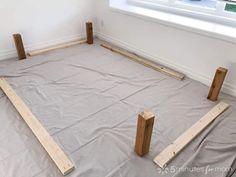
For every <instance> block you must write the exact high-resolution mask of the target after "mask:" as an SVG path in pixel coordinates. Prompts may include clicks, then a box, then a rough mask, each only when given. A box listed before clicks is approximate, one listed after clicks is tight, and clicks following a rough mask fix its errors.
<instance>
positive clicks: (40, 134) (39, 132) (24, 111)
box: [0, 78, 74, 175]
mask: <svg viewBox="0 0 236 177" xmlns="http://www.w3.org/2000/svg"><path fill="white" fill-rule="evenodd" d="M0 87H1V89H2V90H3V92H4V93H5V94H6V95H7V97H8V98H9V100H10V101H11V102H12V104H13V105H14V106H15V108H16V110H17V111H18V112H19V114H20V115H21V116H22V118H23V119H24V121H25V122H26V124H27V125H28V126H29V128H30V129H31V130H32V132H33V133H34V135H35V136H36V137H37V139H38V140H39V142H40V143H41V144H42V146H43V147H44V149H45V150H46V151H47V153H48V154H49V156H50V157H51V159H52V160H53V161H54V162H55V164H56V165H57V167H58V168H59V170H60V171H61V173H62V174H63V175H66V174H68V173H70V172H71V171H72V170H73V169H74V165H73V164H72V162H71V161H70V160H69V159H68V157H67V156H66V155H65V153H64V152H63V151H62V150H61V149H60V147H59V146H58V145H57V144H56V142H55V141H54V140H53V138H52V137H51V136H50V135H49V134H48V132H47V131H46V130H45V128H44V127H43V126H42V125H41V123H40V122H39V121H38V119H37V118H36V117H35V116H34V115H33V113H32V112H31V111H30V109H29V108H28V107H27V106H26V104H25V103H24V102H23V101H22V100H21V98H20V97H19V96H18V95H17V94H16V93H15V91H14V90H13V89H12V88H11V86H10V85H9V84H8V83H7V81H6V80H5V79H4V78H0Z"/></svg>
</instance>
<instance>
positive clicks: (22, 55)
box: [13, 34, 26, 60]
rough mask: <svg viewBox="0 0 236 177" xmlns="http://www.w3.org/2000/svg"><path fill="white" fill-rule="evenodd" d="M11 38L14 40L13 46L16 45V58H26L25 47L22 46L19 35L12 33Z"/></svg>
mask: <svg viewBox="0 0 236 177" xmlns="http://www.w3.org/2000/svg"><path fill="white" fill-rule="evenodd" d="M13 38H14V42H15V46H16V51H17V54H18V59H19V60H23V59H26V54H25V48H24V44H23V41H22V38H21V35H20V34H13Z"/></svg>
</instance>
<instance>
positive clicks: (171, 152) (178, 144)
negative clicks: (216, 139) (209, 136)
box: [154, 102, 229, 168]
mask: <svg viewBox="0 0 236 177" xmlns="http://www.w3.org/2000/svg"><path fill="white" fill-rule="evenodd" d="M228 107H229V105H228V104H227V103H224V102H220V103H219V104H218V105H216V106H215V107H214V108H213V109H212V110H211V111H210V112H208V113H207V114H206V115H205V116H203V117H202V118H201V119H200V120H199V121H198V122H196V123H195V124H194V125H193V126H192V127H191V128H189V129H188V130H187V131H186V132H185V133H183V134H182V135H181V136H180V137H179V138H177V139H176V140H175V141H174V142H173V143H172V144H171V145H169V146H168V147H167V148H166V149H164V150H163V151H162V152H161V153H160V154H159V155H157V156H156V158H155V159H154V162H155V163H156V164H157V165H159V166H160V167H161V168H165V166H166V165H167V164H168V163H169V162H170V161H171V160H172V159H173V158H174V157H175V156H177V154H178V153H179V152H181V150H183V149H184V148H185V147H186V146H187V145H188V144H189V143H190V142H191V141H192V140H193V139H194V138H195V137H197V135H199V134H200V133H201V132H202V131H203V130H204V129H205V128H206V127H207V126H208V125H209V124H210V123H211V122H212V121H213V120H215V119H216V118H217V117H218V116H219V115H220V114H222V113H223V112H224V111H225V110H226V109H228Z"/></svg>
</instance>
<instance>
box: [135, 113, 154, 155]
mask: <svg viewBox="0 0 236 177" xmlns="http://www.w3.org/2000/svg"><path fill="white" fill-rule="evenodd" d="M154 118H155V115H154V114H153V113H151V112H146V111H145V112H142V113H140V114H139V115H138V126H137V134H136V143H135V152H136V153H137V154H138V155H139V156H143V155H145V154H147V153H148V152H149V148H150V143H151V137H152V129H153V124H154Z"/></svg>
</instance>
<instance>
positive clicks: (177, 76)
mask: <svg viewBox="0 0 236 177" xmlns="http://www.w3.org/2000/svg"><path fill="white" fill-rule="evenodd" d="M101 46H102V47H104V48H106V49H109V50H111V51H113V52H116V53H119V54H121V55H123V56H126V57H128V58H129V59H131V60H133V61H135V62H138V63H140V64H142V65H144V66H146V67H149V68H152V69H154V70H156V71H159V72H161V73H163V74H165V75H168V76H170V77H173V78H175V79H178V80H183V79H184V77H185V76H184V74H181V73H179V72H177V71H174V70H172V69H169V68H166V67H164V66H161V65H158V64H156V63H153V62H151V61H148V60H146V59H144V58H141V57H139V56H137V55H136V54H133V53H130V52H128V51H126V50H124V49H120V48H117V47H113V46H112V45H110V44H101Z"/></svg>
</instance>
